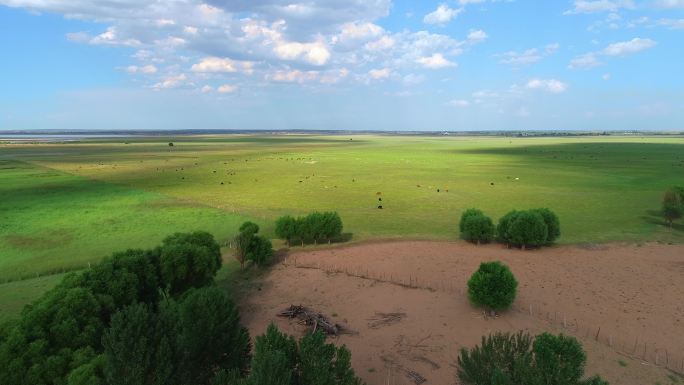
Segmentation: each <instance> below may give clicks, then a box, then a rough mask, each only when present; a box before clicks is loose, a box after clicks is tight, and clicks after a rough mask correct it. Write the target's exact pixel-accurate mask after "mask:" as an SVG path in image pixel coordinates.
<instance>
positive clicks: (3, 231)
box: [0, 135, 684, 290]
mask: <svg viewBox="0 0 684 385" xmlns="http://www.w3.org/2000/svg"><path fill="white" fill-rule="evenodd" d="M169 141H172V142H174V146H173V147H170V146H169V145H168V142H169ZM676 184H679V185H682V184H684V138H673V137H651V138H649V137H580V138H502V137H497V138H483V137H458V138H450V137H396V136H353V137H341V136H303V135H288V136H191V137H178V138H126V139H117V140H98V141H84V142H80V143H48V144H16V143H15V144H0V256H1V257H0V282H2V281H6V280H14V279H17V278H26V277H29V276H35V275H40V274H46V273H52V272H60V271H62V270H65V269H66V270H69V269H75V268H80V267H84V266H86V265H87V263H88V262H93V261H97V260H99V259H100V258H101V257H102V256H104V255H107V254H109V253H111V252H112V251H115V250H118V249H124V248H129V247H149V246H153V245H155V244H158V243H159V242H160V240H161V239H162V238H163V237H164V236H165V235H167V234H169V233H172V232H176V231H188V230H195V229H204V230H208V231H211V232H213V233H214V234H215V235H216V236H217V237H218V238H219V239H220V240H221V241H226V240H227V239H229V238H230V237H231V236H232V234H233V233H234V231H235V229H236V227H237V226H238V225H239V223H240V222H242V221H243V220H245V219H251V220H254V221H256V222H258V223H260V224H261V225H262V228H263V229H264V232H265V233H266V234H267V235H270V236H272V235H273V233H272V230H273V228H272V226H273V225H272V223H273V220H274V219H275V218H277V217H278V216H280V215H283V214H294V215H297V214H304V213H307V212H310V211H312V210H336V211H338V212H339V213H340V215H341V216H342V218H343V220H344V223H345V231H347V232H350V233H352V234H353V239H354V240H364V239H378V238H422V239H450V238H456V237H457V236H458V234H457V226H456V224H457V222H458V217H459V215H460V213H461V211H462V210H464V209H466V208H468V207H479V208H481V209H483V210H484V211H485V212H486V213H488V214H490V215H491V216H492V217H494V218H495V219H496V218H498V217H499V216H500V215H502V214H504V213H505V212H507V211H509V210H511V209H515V208H528V207H549V208H552V209H553V210H554V211H556V212H557V213H558V214H559V216H560V218H561V221H562V233H563V234H562V236H561V239H560V242H561V243H579V242H592V243H593V242H608V241H628V242H643V241H664V242H682V241H683V240H684V232H683V231H682V230H683V228H682V226H678V227H676V228H675V229H674V230H670V229H667V228H666V227H665V226H663V223H662V220H661V219H660V218H659V217H658V214H657V212H658V209H659V206H660V198H661V194H662V191H663V190H664V189H665V188H667V187H669V186H671V185H676ZM438 190H439V192H438ZM378 198H382V205H383V209H382V210H379V209H378V208H377V205H378V203H379V202H378ZM3 290H4V288H3Z"/></svg>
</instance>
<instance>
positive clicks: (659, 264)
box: [242, 241, 684, 385]
mask: <svg viewBox="0 0 684 385" xmlns="http://www.w3.org/2000/svg"><path fill="white" fill-rule="evenodd" d="M494 259H498V260H501V261H503V262H505V263H507V264H508V265H509V266H510V267H511V269H512V270H513V272H514V274H515V275H516V277H517V278H518V280H519V281H520V286H519V294H518V298H517V300H516V304H515V308H514V309H513V310H512V311H509V312H507V313H505V314H503V315H501V316H500V317H497V318H487V317H484V316H483V314H482V313H481V312H480V311H479V310H478V309H475V308H473V307H472V306H470V304H469V303H468V301H467V298H466V295H465V294H464V290H465V287H466V281H467V279H468V277H469V276H470V274H472V272H473V271H474V270H475V269H476V268H477V266H478V265H479V263H480V262H481V261H486V260H494ZM683 276H684V246H681V245H675V246H666V245H655V244H653V245H644V246H641V247H639V246H621V245H611V246H605V247H578V246H563V247H554V248H547V249H542V250H535V251H526V252H522V251H518V250H508V249H506V248H502V247H500V246H498V245H490V246H479V247H478V246H473V245H468V244H465V243H461V242H427V241H407V242H385V243H370V244H361V245H353V246H348V247H343V248H334V249H324V250H316V251H295V252H291V253H290V255H289V256H288V257H287V258H286V260H285V261H284V262H283V263H282V264H279V265H277V266H275V267H274V268H273V269H272V271H271V272H270V273H268V274H267V275H266V276H264V277H263V278H262V279H261V280H260V281H259V282H258V284H257V287H258V288H259V289H258V290H255V291H254V292H253V293H251V294H249V295H247V296H245V298H244V300H243V303H242V310H243V319H244V322H245V323H246V324H247V326H248V327H249V328H250V330H251V332H252V334H253V335H255V334H260V333H262V332H263V331H264V330H265V328H266V326H267V325H268V323H270V322H276V323H277V325H278V326H279V327H281V328H283V329H284V330H286V331H288V332H290V333H293V334H301V333H302V332H303V330H304V329H303V327H302V326H300V325H298V324H297V323H296V322H294V321H289V320H286V319H280V318H277V317H276V316H275V314H276V313H278V311H280V310H282V309H283V308H285V307H287V306H288V305H290V304H302V305H306V306H310V307H313V308H315V309H317V310H319V311H321V312H323V313H325V314H326V315H328V316H331V318H333V319H334V320H335V321H337V322H344V323H345V324H347V325H348V326H349V327H350V328H351V329H353V330H355V331H356V332H358V334H356V335H349V336H346V335H345V336H341V337H340V338H338V339H337V342H339V343H342V344H346V345H347V346H348V347H349V348H350V349H351V351H352V353H353V364H354V367H355V369H356V370H357V373H358V374H359V375H360V376H361V377H362V378H363V379H364V380H365V381H367V383H368V384H369V385H375V384H377V385H380V384H386V383H387V378H388V377H389V378H390V379H391V382H390V383H392V384H411V383H414V382H413V381H411V379H410V378H409V377H408V376H406V373H407V372H408V371H412V372H415V373H419V374H420V375H421V376H423V377H424V378H425V379H427V381H428V382H427V383H432V384H451V383H454V382H455V368H454V366H453V365H454V363H455V360H456V357H457V355H458V350H459V349H460V348H461V347H465V346H472V345H473V344H476V343H478V342H479V340H480V338H481V336H482V335H484V334H487V333H489V332H491V331H496V330H502V331H516V330H520V329H524V330H529V331H530V332H531V333H539V332H542V331H553V332H564V333H567V334H571V335H575V336H576V337H579V338H580V339H581V340H582V342H583V344H584V346H585V349H586V350H587V352H588V354H589V367H588V370H587V372H588V373H599V374H601V375H602V376H604V377H605V378H606V379H608V380H610V381H611V384H635V385H636V384H655V382H656V381H660V382H661V383H663V384H667V383H669V380H668V378H667V377H666V375H667V374H668V372H667V371H666V370H665V369H664V368H658V367H656V366H655V363H656V361H657V363H658V365H659V366H661V367H663V366H666V365H667V366H669V367H670V368H672V369H678V370H681V365H682V361H681V360H682V359H684V301H683V299H684V279H683V278H682V277H683ZM530 305H531V306H532V312H530ZM378 313H402V314H405V316H401V317H398V318H399V319H398V320H395V322H389V323H387V324H380V325H378V322H377V321H378V318H379V317H380V315H379V314H378ZM599 328H600V330H599ZM597 334H598V339H597V338H596V335H597ZM619 361H622V363H623V364H626V366H624V365H621V364H620V363H619Z"/></svg>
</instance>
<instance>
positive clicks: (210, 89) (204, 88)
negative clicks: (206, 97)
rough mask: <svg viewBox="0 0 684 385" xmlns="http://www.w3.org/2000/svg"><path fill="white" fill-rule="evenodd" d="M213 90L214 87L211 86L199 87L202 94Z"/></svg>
mask: <svg viewBox="0 0 684 385" xmlns="http://www.w3.org/2000/svg"><path fill="white" fill-rule="evenodd" d="M213 90H214V87H212V86H204V87H202V89H201V91H202V93H203V94H208V93H209V92H211V91H213Z"/></svg>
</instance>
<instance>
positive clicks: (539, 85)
mask: <svg viewBox="0 0 684 385" xmlns="http://www.w3.org/2000/svg"><path fill="white" fill-rule="evenodd" d="M525 88H528V89H531V90H543V91H547V92H551V93H554V94H560V93H563V92H565V91H566V90H567V89H568V85H567V84H566V83H563V82H562V81H560V80H556V79H531V80H530V81H528V82H527V84H525Z"/></svg>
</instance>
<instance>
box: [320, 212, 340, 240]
mask: <svg viewBox="0 0 684 385" xmlns="http://www.w3.org/2000/svg"><path fill="white" fill-rule="evenodd" d="M323 227H324V230H323V236H324V237H325V238H326V239H327V240H328V244H330V240H331V238H337V237H339V236H340V235H342V228H343V226H342V218H340V215H339V214H338V213H337V212H335V211H329V212H325V213H323Z"/></svg>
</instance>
